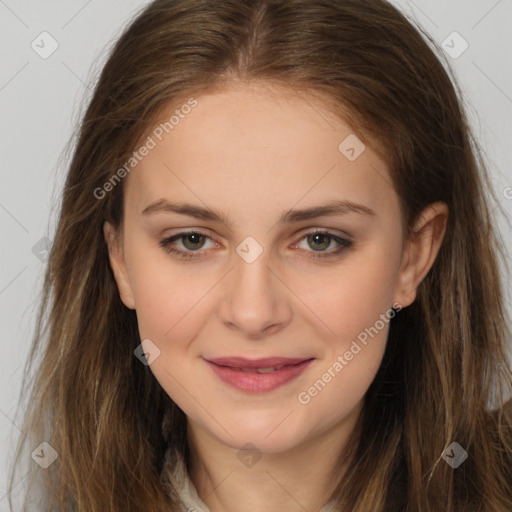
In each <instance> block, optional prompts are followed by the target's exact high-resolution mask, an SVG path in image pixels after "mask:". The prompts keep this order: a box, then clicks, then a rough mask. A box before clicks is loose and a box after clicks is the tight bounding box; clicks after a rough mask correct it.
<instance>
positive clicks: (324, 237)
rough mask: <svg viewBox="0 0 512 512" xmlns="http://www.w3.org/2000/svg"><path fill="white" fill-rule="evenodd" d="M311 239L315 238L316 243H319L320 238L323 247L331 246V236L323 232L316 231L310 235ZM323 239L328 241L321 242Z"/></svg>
mask: <svg viewBox="0 0 512 512" xmlns="http://www.w3.org/2000/svg"><path fill="white" fill-rule="evenodd" d="M310 239H312V240H314V243H317V242H318V240H319V239H320V245H323V247H321V248H322V249H325V248H327V247H329V237H328V236H327V235H322V234H321V233H316V234H314V235H310ZM322 240H324V242H325V241H326V242H327V243H324V244H322V243H321V241H322ZM317 247H318V246H317Z"/></svg>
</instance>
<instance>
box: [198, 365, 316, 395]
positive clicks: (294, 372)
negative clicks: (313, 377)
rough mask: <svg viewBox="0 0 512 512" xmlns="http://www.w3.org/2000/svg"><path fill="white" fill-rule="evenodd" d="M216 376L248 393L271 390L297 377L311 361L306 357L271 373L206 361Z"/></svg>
mask: <svg viewBox="0 0 512 512" xmlns="http://www.w3.org/2000/svg"><path fill="white" fill-rule="evenodd" d="M206 362H207V363H208V364H209V365H210V367H211V368H212V370H213V371H214V372H215V373H216V374H217V376H218V377H219V378H220V380H222V381H223V382H225V383H226V384H229V385H230V386H232V387H234V388H236V389H239V390H240V391H246V392H248V393H263V392H267V391H273V390H274V389H277V388H278V387H280V386H283V385H284V384H286V383H287V382H290V381H291V380H293V379H295V378H296V377H298V376H299V375H300V374H301V373H302V372H304V371H305V370H306V368H307V367H308V366H309V365H310V364H311V363H312V362H313V359H308V360H307V361H303V362H302V363H299V364H297V365H294V366H285V367H283V368H281V369H280V370H276V371H274V372H271V373H258V372H243V371H240V370H234V369H233V368H229V367H227V366H219V365H217V364H215V363H212V362H210V361H206Z"/></svg>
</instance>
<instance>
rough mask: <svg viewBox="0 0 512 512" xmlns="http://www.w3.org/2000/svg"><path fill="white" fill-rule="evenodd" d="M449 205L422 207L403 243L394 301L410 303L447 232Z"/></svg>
mask: <svg viewBox="0 0 512 512" xmlns="http://www.w3.org/2000/svg"><path fill="white" fill-rule="evenodd" d="M448 214H449V211H448V206H447V205H446V204H445V203H442V202H437V203H433V204H431V205H429V206H427V208H425V209H424V210H423V211H422V212H421V214H420V216H419V220H418V221H417V222H416V224H415V226H414V230H413V234H412V236H411V238H410V239H409V240H408V241H407V242H406V245H405V249H404V254H403V257H402V264H401V268H400V272H399V275H398V281H397V287H396V292H395V298H394V300H395V302H397V303H399V304H401V305H402V307H407V306H410V305H411V304H412V303H413V302H414V300H415V299H416V294H417V289H418V286H419V285H420V283H421V282H422V281H423V279H424V278H425V277H426V275H427V274H428V272H429V270H430V269H431V268H432V265H433V264H434V262H435V260H436V258H437V255H438V253H439V249H440V248H441V244H442V242H443V239H444V235H445V233H446V226H447V221H448Z"/></svg>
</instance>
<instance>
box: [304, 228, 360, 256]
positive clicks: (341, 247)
mask: <svg viewBox="0 0 512 512" xmlns="http://www.w3.org/2000/svg"><path fill="white" fill-rule="evenodd" d="M302 240H305V242H306V243H307V244H308V246H309V247H313V248H314V250H313V251H307V252H312V254H310V255H309V256H307V257H308V258H330V257H335V256H338V255H340V254H341V253H342V252H344V251H345V249H348V248H349V247H351V246H352V242H351V241H350V240H347V239H346V238H342V237H340V236H337V235H334V234H333V233H329V232H328V231H321V230H317V231H313V232H311V233H307V234H306V235H304V236H303V237H302V238H301V241H302ZM332 243H334V245H336V244H337V247H336V248H335V249H333V250H330V251H326V250H325V249H327V248H328V247H329V246H332ZM306 250H307V249H306ZM315 253H316V254H315Z"/></svg>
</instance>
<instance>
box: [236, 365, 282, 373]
mask: <svg viewBox="0 0 512 512" xmlns="http://www.w3.org/2000/svg"><path fill="white" fill-rule="evenodd" d="M281 368H283V366H269V367H268V368H233V370H238V371H240V372H246V373H272V372H275V371H276V370H280V369H281Z"/></svg>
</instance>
